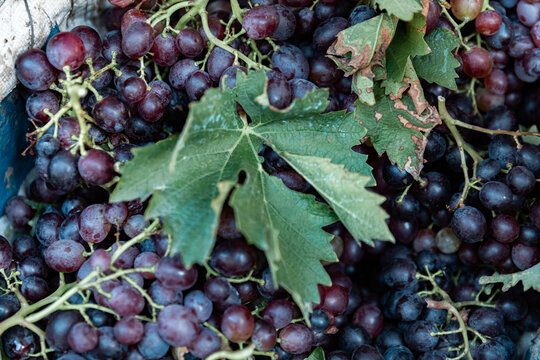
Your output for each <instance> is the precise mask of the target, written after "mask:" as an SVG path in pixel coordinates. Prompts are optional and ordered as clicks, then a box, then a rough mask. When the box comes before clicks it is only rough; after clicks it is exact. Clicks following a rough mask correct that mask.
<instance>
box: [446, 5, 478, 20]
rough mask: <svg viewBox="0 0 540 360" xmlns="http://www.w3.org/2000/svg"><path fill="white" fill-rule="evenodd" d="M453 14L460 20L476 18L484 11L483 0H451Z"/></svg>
mask: <svg viewBox="0 0 540 360" xmlns="http://www.w3.org/2000/svg"><path fill="white" fill-rule="evenodd" d="M450 4H451V5H452V8H451V9H452V14H453V15H454V16H455V17H457V18H458V19H459V20H462V21H464V20H474V19H475V18H476V17H477V16H478V15H479V14H480V12H481V11H482V0H451V1H450Z"/></svg>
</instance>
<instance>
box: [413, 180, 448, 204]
mask: <svg viewBox="0 0 540 360" xmlns="http://www.w3.org/2000/svg"><path fill="white" fill-rule="evenodd" d="M422 180H423V181H424V183H423V184H420V183H418V184H417V186H416V187H415V188H414V194H415V196H416V198H417V199H418V200H419V201H420V202H421V203H422V204H423V205H424V206H427V207H428V208H433V207H441V206H444V205H445V204H446V202H447V201H448V200H449V199H450V181H449V180H448V178H447V177H446V176H445V175H443V174H441V173H439V172H435V171H431V172H428V173H425V174H424V175H423V176H422Z"/></svg>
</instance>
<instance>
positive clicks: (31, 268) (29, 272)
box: [17, 256, 49, 280]
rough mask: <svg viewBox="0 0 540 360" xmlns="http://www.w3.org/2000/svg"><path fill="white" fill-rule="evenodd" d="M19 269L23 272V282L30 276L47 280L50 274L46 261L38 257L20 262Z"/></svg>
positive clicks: (29, 257) (26, 258)
mask: <svg viewBox="0 0 540 360" xmlns="http://www.w3.org/2000/svg"><path fill="white" fill-rule="evenodd" d="M17 269H18V270H19V271H20V272H21V275H20V278H21V279H22V280H24V279H25V278H27V277H30V276H38V277H40V278H43V279H46V278H47V275H48V274H49V269H48V268H47V266H46V264H45V260H43V259H42V258H41V257H37V256H28V257H25V258H24V259H22V260H21V261H20V262H19V264H18V267H17Z"/></svg>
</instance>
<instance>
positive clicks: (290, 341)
mask: <svg viewBox="0 0 540 360" xmlns="http://www.w3.org/2000/svg"><path fill="white" fill-rule="evenodd" d="M279 340H280V346H281V347H282V348H283V350H285V351H286V352H288V353H291V354H301V353H303V352H306V351H308V350H309V349H310V348H311V346H312V344H313V333H312V332H311V330H310V329H309V328H308V327H307V326H305V325H301V324H289V325H287V326H286V327H285V328H283V330H281V331H280V333H279Z"/></svg>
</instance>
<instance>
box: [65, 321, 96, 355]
mask: <svg viewBox="0 0 540 360" xmlns="http://www.w3.org/2000/svg"><path fill="white" fill-rule="evenodd" d="M67 341H68V344H69V346H70V347H71V349H72V350H74V351H76V352H78V353H85V352H88V351H91V350H93V349H95V348H96V346H97V345H98V341H99V333H98V331H97V330H96V329H94V328H93V327H92V326H90V325H88V324H87V323H85V322H80V323H77V324H75V325H73V326H72V327H71V329H70V330H69V332H68V336H67Z"/></svg>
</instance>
